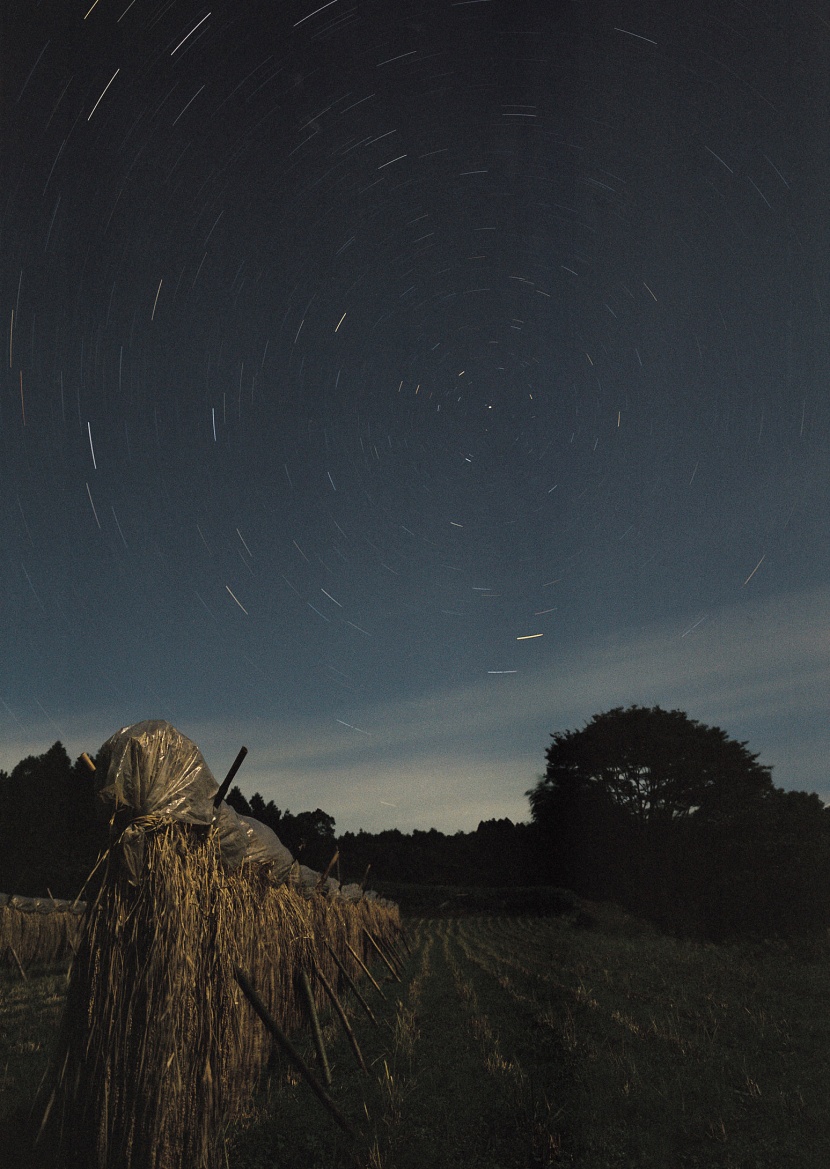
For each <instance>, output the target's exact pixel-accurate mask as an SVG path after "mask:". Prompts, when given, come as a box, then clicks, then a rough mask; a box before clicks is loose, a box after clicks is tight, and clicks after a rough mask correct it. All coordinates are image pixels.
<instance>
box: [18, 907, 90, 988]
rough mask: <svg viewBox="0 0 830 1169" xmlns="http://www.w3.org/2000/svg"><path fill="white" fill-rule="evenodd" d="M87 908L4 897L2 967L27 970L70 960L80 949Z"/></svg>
mask: <svg viewBox="0 0 830 1169" xmlns="http://www.w3.org/2000/svg"><path fill="white" fill-rule="evenodd" d="M83 911H84V906H83V905H82V904H79V903H73V902H71V901H55V900H52V899H49V898H46V897H16V896H11V897H9V896H8V895H7V894H5V893H3V894H0V964H1V965H5V966H16V967H17V968H18V969H20V970H24V969H26V968H28V967H29V966H38V965H48V964H51V963H53V962H60V961H62V960H63V959H64V958H68V957H69V956H70V955H71V954H72V953H73V952H74V950H75V949H76V948H77V945H78V939H79V937H80V934H81V928H82V924H83V923H82V914H83Z"/></svg>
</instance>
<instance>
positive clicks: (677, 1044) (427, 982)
mask: <svg viewBox="0 0 830 1169" xmlns="http://www.w3.org/2000/svg"><path fill="white" fill-rule="evenodd" d="M446 900H447V899H446V898H444V901H446ZM459 900H460V902H463V901H464V899H463V898H461V899H459ZM436 908H438V912H437V913H436V912H435V911H434V910H433V915H432V916H429V917H410V918H409V919H408V921H407V929H408V937H409V941H410V945H411V948H412V951H413V953H412V956H411V957H408V959H407V962H406V965H405V969H404V973H403V978H402V981H401V982H400V983H398V982H396V981H392V980H391V976H389V974H388V972H387V971H385V968H383V967H381V966H380V963H378V964H377V966H376V967H375V974H376V976H377V977H378V980H379V981H380V976H381V971H382V970H383V971H384V973H385V976H386V978H387V979H388V981H385V982H382V983H381V986H382V989H383V993H384V995H385V998H381V997H380V995H379V994H378V992H377V991H375V990H373V989H371V988H364V989H365V993H366V994H367V997H368V1001H369V1003H370V1005H371V1007H372V1009H373V1011H374V1012H375V1014H376V1017H377V1019H378V1023H379V1026H378V1027H373V1026H372V1024H371V1023H370V1022H369V1020H368V1019H367V1018H366V1016H365V1015H364V1014H363V1012H362V1011H361V1010H360V1008H359V1007H358V1005H357V1004H356V1003H354V1002H352V1003H349V1008H348V1009H349V1014H350V1017H351V1018H352V1021H353V1023H354V1027H355V1030H356V1032H357V1035H358V1039H359V1042H360V1044H361V1046H362V1049H363V1053H364V1056H365V1059H366V1061H367V1064H368V1065H369V1074H368V1075H367V1074H364V1073H363V1072H361V1071H360V1070H359V1069H358V1067H357V1064H356V1061H355V1058H354V1055H353V1053H352V1051H351V1049H350V1048H349V1046H348V1045H347V1043H346V1041H345V1039H344V1037H343V1032H342V1030H341V1029H340V1027H339V1024H337V1023H336V1022H335V1021H334V1020H333V1019H330V1020H327V1021H325V1024H324V1030H325V1033H326V1038H327V1040H328V1043H329V1048H330V1058H331V1063H332V1069H333V1079H334V1083H333V1088H332V1095H333V1097H334V1098H335V1100H336V1101H337V1103H338V1105H339V1106H340V1108H341V1109H342V1111H343V1113H344V1114H345V1115H346V1117H347V1118H348V1119H349V1121H350V1122H351V1124H352V1126H353V1128H354V1129H355V1130H356V1131H357V1137H356V1139H350V1138H347V1137H346V1136H344V1134H343V1133H341V1132H340V1130H339V1129H338V1128H337V1126H336V1125H335V1124H334V1123H333V1122H332V1121H331V1119H330V1117H329V1116H328V1114H327V1113H325V1111H324V1110H323V1109H322V1108H321V1106H320V1105H319V1103H318V1101H317V1099H316V1098H315V1097H314V1096H313V1095H312V1094H311V1092H310V1091H309V1089H308V1087H307V1086H306V1084H305V1083H303V1082H302V1080H301V1079H300V1077H299V1076H298V1075H297V1074H296V1072H295V1071H294V1070H293V1069H292V1068H290V1067H288V1065H287V1064H285V1063H284V1062H282V1061H278V1062H277V1064H276V1066H275V1067H274V1069H273V1071H272V1074H271V1075H270V1077H269V1078H268V1079H267V1080H266V1081H265V1083H264V1084H263V1088H262V1091H261V1093H260V1095H259V1097H258V1098H257V1099H256V1100H255V1101H252V1106H251V1110H250V1113H249V1115H248V1116H247V1117H246V1118H245V1119H244V1121H242V1122H240V1123H237V1124H235V1125H234V1126H232V1128H231V1129H230V1130H229V1131H228V1133H227V1136H226V1153H227V1163H228V1164H229V1165H231V1166H234V1169H260V1167H261V1169H265V1167H266V1166H267V1167H268V1169H272V1167H276V1166H279V1167H280V1169H339V1167H343V1169H346V1167H349V1169H352V1167H354V1166H363V1167H365V1169H423V1167H424V1166H458V1167H459V1169H477V1167H480V1169H500V1167H503V1169H512V1167H515V1169H530V1167H531V1166H544V1165H569V1166H574V1167H576V1166H579V1169H606V1167H607V1169H611V1167H619V1169H623V1167H625V1169H638V1167H642V1169H645V1167H648V1169H652V1167H653V1169H693V1167H700V1169H787V1167H792V1169H827V1166H828V1165H830V1111H829V1110H828V1104H827V1101H828V1098H830V949H828V947H826V946H825V945H818V944H816V945H813V946H812V947H809V948H808V947H785V946H783V945H773V944H766V945H757V946H723V947H715V946H711V945H701V944H698V943H691V942H683V941H678V940H676V939H672V938H666V937H662V936H660V935H657V934H656V933H654V932H653V931H651V930H650V929H648V928H647V927H645V926H643V925H641V924H640V923H638V922H636V921H633V920H632V919H630V918H628V917H627V916H626V915H625V914H623V913H622V912H621V911H618V910H615V909H613V908H611V907H596V906H586V905H584V904H583V905H580V906H576V905H574V906H573V908H572V909H570V910H569V911H568V912H563V913H560V914H559V915H550V914H548V915H547V916H545V915H539V914H538V913H537V912H533V911H531V912H530V913H527V912H525V913H523V914H519V915H514V914H511V913H509V912H504V911H502V912H500V913H498V914H482V913H479V912H476V904H475V902H473V903H472V904H469V909H470V910H471V911H470V912H459V911H458V910H459V909H460V908H461V904H460V903H459V902H456V905H455V906H453V904H452V899H451V898H450V900H449V904H447V905H445V904H444V903H443V901H442V902H441V903H440V907H436ZM506 908H507V907H503V909H506ZM549 908H550V907H549ZM565 908H567V907H565ZM64 989H65V975H64V974H63V973H62V972H61V973H54V972H52V973H40V974H37V975H36V974H35V973H34V972H32V973H31V974H30V978H29V981H28V982H23V981H22V980H21V979H20V976H19V974H17V973H12V972H4V973H3V974H2V975H0V1131H2V1133H3V1134H4V1138H3V1140H2V1142H0V1165H2V1166H3V1167H5V1166H6V1165H9V1166H12V1165H15V1166H16V1165H19V1164H22V1162H21V1161H20V1159H19V1155H17V1153H19V1150H17V1152H16V1150H15V1145H16V1143H17V1136H18V1135H19V1133H20V1125H21V1122H22V1118H23V1116H24V1114H25V1111H26V1108H27V1106H28V1103H29V1102H30V1101H31V1099H32V1097H33V1095H34V1092H35V1090H36V1088H37V1084H38V1082H39V1080H40V1078H41V1076H42V1075H43V1072H44V1069H45V1066H46V1062H47V1056H48V1050H49V1044H50V1042H51V1039H52V1036H53V1035H54V1029H55V1024H56V1021H57V1018H58V1015H59V1011H60V1008H61V1003H62V998H63V993H64ZM301 1039H302V1044H301V1045H302V1046H303V1049H304V1050H305V1051H306V1054H307V1055H308V1057H309V1059H310V1060H312V1061H313V1059H314V1055H313V1052H312V1049H311V1047H310V1045H309V1044H308V1043H307V1041H306V1037H301Z"/></svg>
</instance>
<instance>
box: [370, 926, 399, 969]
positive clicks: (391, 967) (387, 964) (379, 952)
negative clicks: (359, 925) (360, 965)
mask: <svg viewBox="0 0 830 1169" xmlns="http://www.w3.org/2000/svg"><path fill="white" fill-rule="evenodd" d="M363 932H364V934H365V935H366V937H367V938H368V939H369V941H370V942H371V943H372V945H373V946H374V947H375V949H376V950H377V952H378V954H380V957H381V960H382V961H383V962H384V963H385V965H386V966H387V968H388V970H389V973H390V974H391V975H392V977H393V978H394V979H395V981H396V982H400V981H401V977H400V975H399V974H398V972H397V970H396V969H395V967H394V966H393V965H392V963H391V962H390V961H389V959H388V958H387V957H386V955H385V954H384V952H383V950H381V948H380V946H379V945H378V944H377V942H376V941H375V939H374V938H373V937H372V935H371V934H370V933H369V931H368V930H367V929H366V927H365V926H364V927H363Z"/></svg>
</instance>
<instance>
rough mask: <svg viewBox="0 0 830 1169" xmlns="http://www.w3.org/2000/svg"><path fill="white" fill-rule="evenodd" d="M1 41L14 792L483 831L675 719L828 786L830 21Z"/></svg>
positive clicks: (4, 531) (342, 21) (305, 27)
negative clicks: (193, 785) (156, 754)
mask: <svg viewBox="0 0 830 1169" xmlns="http://www.w3.org/2000/svg"><path fill="white" fill-rule="evenodd" d="M0 21H1V22H2V37H0V53H2V57H3V68H2V174H3V200H2V208H1V209H0V255H2V265H0V327H2V328H3V329H4V331H5V335H6V340H5V342H4V345H3V349H4V350H5V351H6V355H5V356H4V358H3V360H2V363H0V364H2V366H5V370H4V373H3V385H2V391H1V392H0V551H1V552H2V558H0V589H2V592H0V596H2V632H1V633H0V666H2V669H1V670H0V766H4V767H7V768H8V767H10V766H12V765H14V764H15V763H16V762H17V761H18V760H19V759H20V758H21V757H22V756H23V755H25V754H28V753H40V752H42V751H44V750H46V749H47V748H48V746H49V745H50V744H51V743H52V742H53V741H54V740H55V739H56V738H58V737H59V738H61V739H62V740H63V741H64V743H65V744H66V745H67V747H68V749H70V751H74V752H75V753H80V751H81V750H94V749H96V748H97V747H98V746H99V745H100V743H101V742H102V741H103V740H104V739H106V738H107V737H108V736H109V735H110V734H111V733H112V732H113V731H114V730H116V729H117V728H118V727H119V726H122V725H125V724H128V723H131V722H136V721H139V720H141V719H146V718H166V719H168V720H170V721H171V722H173V723H174V724H175V725H176V726H178V727H179V729H180V730H182V731H183V732H184V733H185V734H187V735H189V736H190V737H191V738H193V739H195V740H196V741H197V742H198V743H199V745H200V746H201V747H202V749H203V751H204V753H205V755H206V757H207V759H208V761H209V763H211V765H212V766H214V767H215V768H216V770H217V771H218V772H220V771H222V770H223V768H224V769H226V767H227V764H228V763H229V761H230V760H231V759H232V758H233V756H234V755H235V753H236V750H237V749H238V747H239V745H240V744H241V743H242V742H243V741H244V742H245V743H246V744H247V745H248V746H249V748H250V755H249V759H248V762H247V763H246V769H245V773H244V775H242V776H240V781H241V782H242V781H243V780H244V783H243V786H244V787H245V788H246V790H248V789H250V790H253V788H255V787H258V788H259V790H261V791H262V792H263V794H265V795H266V797H267V798H273V799H275V800H276V802H277V803H278V805H279V806H281V807H286V806H289V807H291V808H292V809H294V810H300V809H301V808H313V807H316V806H320V807H323V808H324V809H325V810H326V811H328V812H330V813H331V814H332V815H334V816H335V818H336V820H337V823H338V828H339V829H340V830H345V829H348V828H351V829H356V828H359V827H361V826H363V827H366V828H369V829H373V830H376V829H378V828H381V827H387V826H398V827H401V828H411V827H416V826H417V827H430V826H432V825H435V826H436V827H439V828H443V829H444V830H454V829H456V828H463V829H470V828H474V827H475V826H476V824H477V823H478V821H479V820H480V819H485V818H489V817H492V816H511V817H512V818H514V819H521V818H526V816H527V804H526V801H525V799H524V792H525V790H526V789H527V788H529V787H530V786H532V784H533V783H534V782H535V779H536V777H537V775H538V773H539V772H540V771H541V770H543V766H544V760H543V755H544V750H545V747H546V746H547V743H548V741H549V739H548V736H549V734H550V732H552V731H554V730H556V729H564V728H567V727H576V726H580V725H582V724H583V723H584V722H585V721H587V720H588V719H589V718H590V717H591V715H592V714H594V713H596V712H598V711H600V710H603V709H607V708H609V707H611V706H615V705H623V704H628V703H634V702H636V703H641V704H653V703H659V704H660V705H662V706H665V707H667V708H675V707H679V708H681V709H684V710H686V711H687V712H688V713H689V714H690V716H691V717H693V718H698V719H701V720H703V721H705V722H708V723H714V724H717V725H719V726H722V727H723V728H724V729H725V730H726V731H727V732H728V733H729V734H730V735H732V736H734V737H737V738H739V739H743V740H748V742H749V745H750V748H751V749H752V750H754V751H757V752H759V753H760V756H761V761H762V762H764V763H768V764H772V765H773V767H774V771H773V778H774V780H775V782H776V783H777V784H778V785H780V786H785V787H801V788H806V789H807V790H818V791H820V792H821V793H822V794H825V795H826V798H830V785H829V784H828V782H827V780H826V777H825V773H824V762H823V761H824V757H825V755H826V751H827V715H828V709H827V697H826V696H827V693H828V686H827V683H828V681H830V664H829V663H828V628H830V584H828V571H829V570H830V540H828V520H827V517H828V515H830V460H829V459H828V455H829V454H830V450H829V449H828V437H829V436H830V430H829V429H828V421H829V419H828V394H827V385H828V376H830V353H828V327H827V326H828V316H827V314H828V309H830V285H828V272H830V246H828V245H829V244H830V239H829V238H828V229H827V215H826V203H827V196H826V192H827V190H828V189H830V155H828V151H827V129H826V111H827V108H828V101H830V25H828V23H827V21H826V20H825V19H824V18H823V17H822V16H821V14H820V12H819V11H818V10H814V9H813V8H811V7H810V6H807V5H801V4H798V3H796V4H793V5H789V6H786V8H785V7H782V6H781V5H780V4H779V3H773V2H772V0H762V2H761V3H759V4H755V5H753V6H751V8H749V9H748V8H746V7H745V6H743V5H739V4H737V3H731V2H729V0H727V2H726V3H723V2H719V3H716V2H715V0H693V2H692V3H687V4H681V3H680V2H679V0H670V2H669V3H667V4H661V5H653V4H647V3H642V2H634V0H614V2H612V0H598V2H597V3H591V4H587V3H581V2H577V0H545V2H542V0H488V2H481V3H451V2H449V0H412V2H409V3H403V2H399V0H391V2H386V3H383V2H380V0H331V2H330V3H328V4H324V5H322V6H315V5H314V3H313V2H312V3H311V4H307V3H300V2H299V0H284V2H282V0H281V2H280V3H274V4H260V3H253V2H247V0H241V2H240V0H237V2H235V3H222V4H219V5H217V4H214V5H213V6H212V8H210V10H208V9H207V8H206V7H203V6H200V5H198V4H196V5H194V4H191V3H184V2H181V0H174V2H173V3H168V4H161V3H155V2H149V0H132V2H130V3H126V2H125V0H117V2H113V0H96V3H94V4H93V5H92V7H89V0H86V3H81V4H79V5H76V4H74V3H73V2H72V0H61V2H60V3H58V2H54V3H46V4H43V5H40V6H37V7H32V6H31V5H25V4H23V3H20V2H18V0H11V2H10V3H8V4H6V5H5V6H4V10H3V15H2V17H0Z"/></svg>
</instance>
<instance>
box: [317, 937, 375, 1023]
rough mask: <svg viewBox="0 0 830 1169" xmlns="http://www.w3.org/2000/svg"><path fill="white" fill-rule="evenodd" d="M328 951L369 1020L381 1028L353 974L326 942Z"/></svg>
mask: <svg viewBox="0 0 830 1169" xmlns="http://www.w3.org/2000/svg"><path fill="white" fill-rule="evenodd" d="M326 949H327V950H328V952H329V953H330V954H331V956H332V958H333V959H334V961H335V962H336V963H337V966H338V968H339V970H340V973H341V974H342V975H343V977H344V978H345V980H346V982H347V983H348V985H349V987H350V989H351V990H352V992H353V993H354V996H355V998H356V999H357V1001H358V1002H359V1003H360V1005H361V1007H363V1010H364V1011H365V1012H366V1014H367V1015H368V1016H369V1018H370V1019H371V1020H372V1022H373V1023H374V1025H375V1026H376V1027H378V1026H380V1024H379V1023H378V1021H377V1019H376V1018H375V1015H374V1012H373V1011H372V1008H371V1007H370V1006H369V1004H368V1003H367V1002H366V999H365V998H364V997H363V995H362V994H361V993H360V991H359V990H358V988H357V984H356V983H355V981H354V979H353V978H352V976H351V974H349V972H348V970H347V969H346V967H345V966H344V965H343V963H342V962H341V961H340V959H339V957H338V956H337V954H335V952H334V950H332V948H331V946H330V945H329V944H328V942H326Z"/></svg>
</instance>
